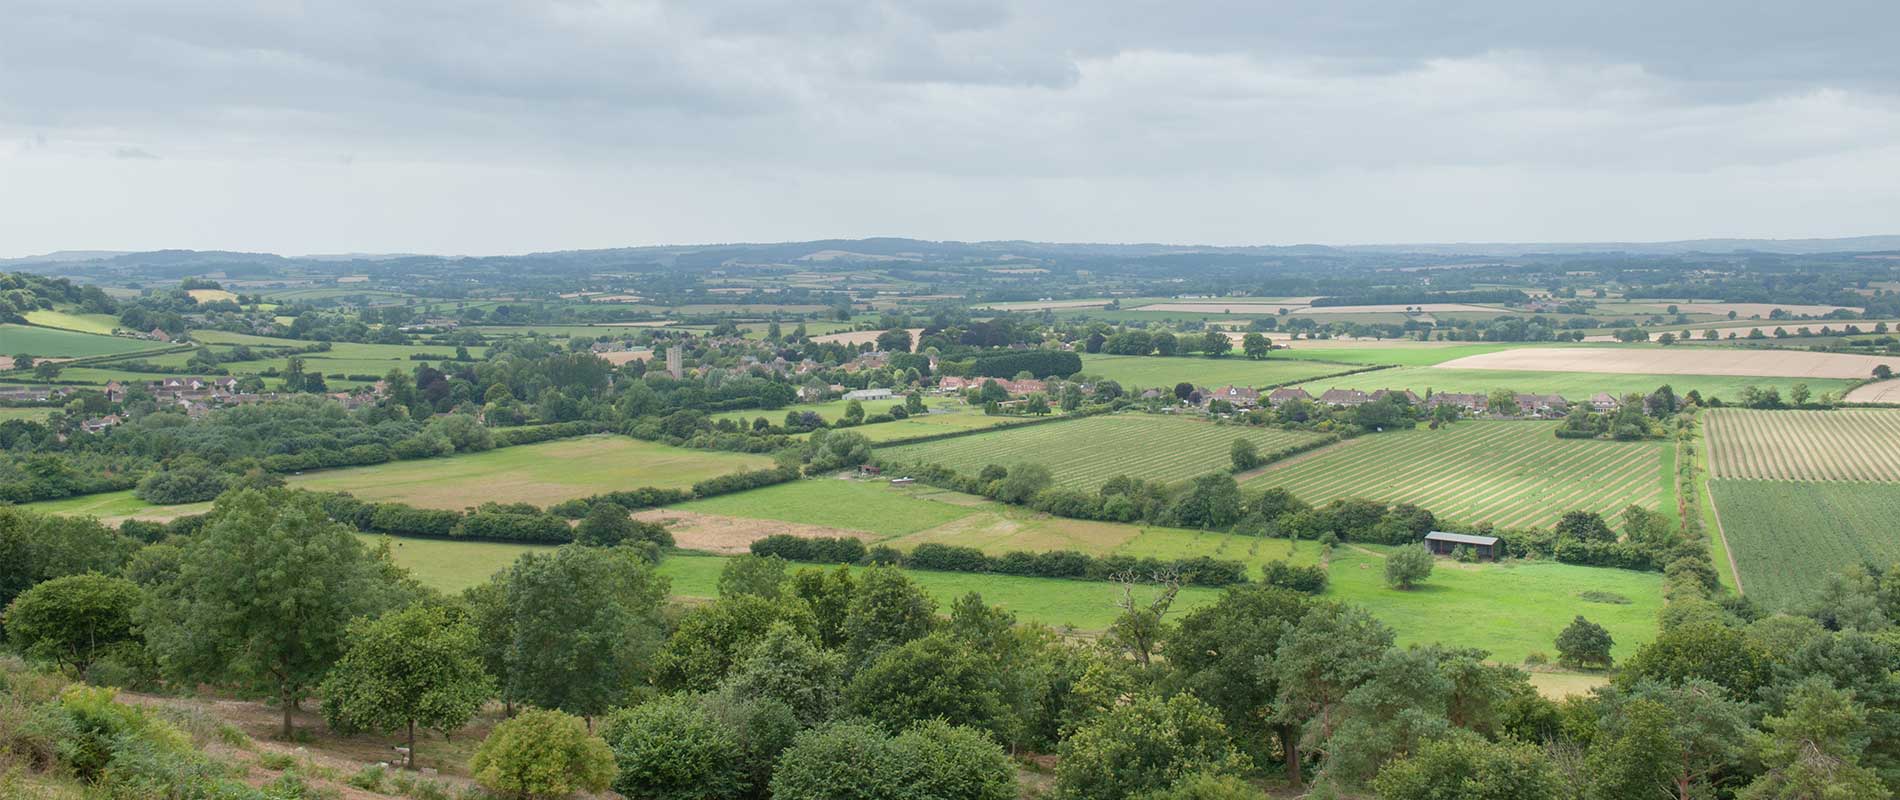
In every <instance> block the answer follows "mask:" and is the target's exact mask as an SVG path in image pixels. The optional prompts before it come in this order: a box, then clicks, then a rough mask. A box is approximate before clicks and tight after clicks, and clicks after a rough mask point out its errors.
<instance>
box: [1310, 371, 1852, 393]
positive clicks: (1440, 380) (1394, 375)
mask: <svg viewBox="0 0 1900 800" xmlns="http://www.w3.org/2000/svg"><path fill="white" fill-rule="evenodd" d="M1796 383H1806V384H1807V385H1808V388H1809V389H1810V390H1812V391H1813V392H1814V393H1815V394H1817V395H1819V394H1821V393H1822V392H1837V391H1842V390H1845V389H1846V388H1847V386H1848V383H1849V382H1848V381H1844V380H1834V379H1827V378H1808V379H1802V378H1743V377H1733V376H1727V375H1620V374H1610V373H1597V372H1524V371H1515V370H1489V369H1439V368H1436V367H1401V368H1399V369H1389V370H1379V371H1377V372H1367V373H1363V374H1359V375H1348V376H1345V377H1341V378H1325V379H1321V380H1316V381H1312V382H1310V383H1305V384H1302V385H1301V388H1304V389H1306V390H1307V391H1309V392H1312V393H1313V394H1315V395H1317V394H1319V393H1320V392H1323V391H1326V390H1327V389H1333V388H1338V389H1361V390H1372V389H1387V388H1389V389H1411V390H1412V391H1414V392H1417V393H1419V394H1421V395H1423V394H1424V393H1425V390H1427V389H1430V390H1432V391H1434V392H1489V391H1491V390H1492V389H1500V388H1502V389H1511V390H1514V391H1518V392H1534V393H1540V394H1561V395H1563V396H1564V397H1567V398H1570V399H1572V400H1584V399H1588V398H1589V397H1590V396H1591V395H1593V394H1596V393H1597V392H1609V393H1610V394H1613V395H1622V394H1626V393H1629V392H1641V393H1644V394H1648V393H1649V392H1652V391H1655V389H1656V387H1658V386H1662V385H1663V384H1668V385H1669V386H1671V387H1673V388H1674V389H1675V390H1676V394H1678V395H1681V394H1687V393H1688V392H1689V391H1690V390H1696V391H1700V392H1701V393H1702V395H1703V396H1704V397H1709V396H1718V397H1722V398H1724V399H1728V400H1734V399H1736V398H1738V397H1740V396H1741V390H1742V387H1743V386H1749V385H1754V386H1759V387H1762V388H1764V389H1766V388H1768V387H1770V386H1773V387H1776V388H1777V389H1779V390H1780V391H1781V395H1782V396H1783V397H1787V396H1788V389H1789V387H1791V386H1793V385H1794V384H1796Z"/></svg>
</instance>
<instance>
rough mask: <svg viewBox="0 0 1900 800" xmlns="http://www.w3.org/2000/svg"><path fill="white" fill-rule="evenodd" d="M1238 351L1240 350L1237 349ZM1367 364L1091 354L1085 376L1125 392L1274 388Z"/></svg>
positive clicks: (1085, 363) (1084, 367) (1085, 358)
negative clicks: (1188, 387)
mask: <svg viewBox="0 0 1900 800" xmlns="http://www.w3.org/2000/svg"><path fill="white" fill-rule="evenodd" d="M1236 349H1238V348H1236ZM1363 366H1366V365H1364V364H1323V363H1314V362H1313V361H1310V360H1294V359H1286V358H1277V357H1275V358H1267V359H1263V360H1260V361H1253V360H1250V359H1247V358H1245V357H1242V356H1238V355H1232V356H1227V357H1225V358H1204V357H1201V356H1114V355H1103V354H1099V353H1091V354H1088V355H1084V356H1082V372H1083V373H1085V374H1088V375H1098V376H1101V377H1103V378H1107V379H1109V380H1112V381H1115V382H1116V383H1119V384H1121V385H1122V388H1124V389H1126V388H1129V387H1135V386H1139V387H1141V388H1144V389H1151V388H1161V389H1168V388H1172V387H1173V386H1174V385H1175V384H1177V383H1181V382H1183V381H1186V382H1188V383H1192V384H1194V385H1196V386H1204V387H1207V388H1209V389H1215V388H1219V387H1222V386H1228V385H1234V386H1250V387H1254V386H1274V385H1278V384H1284V383H1293V382H1295V381H1303V380H1307V379H1310V378H1315V377H1318V376H1321V375H1332V374H1335V373H1340V372H1345V371H1347V370H1352V369H1358V368H1360V367H1363Z"/></svg>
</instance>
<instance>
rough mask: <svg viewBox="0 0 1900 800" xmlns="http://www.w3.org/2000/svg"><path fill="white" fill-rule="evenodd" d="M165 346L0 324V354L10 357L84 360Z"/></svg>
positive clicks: (89, 334)
mask: <svg viewBox="0 0 1900 800" xmlns="http://www.w3.org/2000/svg"><path fill="white" fill-rule="evenodd" d="M164 346H165V345H164V344H163V343H161V342H148V341H144V340H142V339H129V338H126V337H123V336H100V335H99V334H96V333H80V332H78V331H68V330H61V329H58V328H41V327H37V326H33V325H17V324H12V323H8V324H5V325H0V354H5V355H10V356H11V355H18V354H20V353H26V354H27V355H30V356H33V357H35V358H48V357H51V358H84V357H86V356H109V355H117V354H120V353H136V352H138V351H140V350H152V349H155V348H160V347H164Z"/></svg>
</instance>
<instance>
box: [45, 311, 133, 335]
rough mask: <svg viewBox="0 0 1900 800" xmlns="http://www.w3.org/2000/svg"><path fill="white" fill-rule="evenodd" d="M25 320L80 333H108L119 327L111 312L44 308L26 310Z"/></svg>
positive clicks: (117, 320)
mask: <svg viewBox="0 0 1900 800" xmlns="http://www.w3.org/2000/svg"><path fill="white" fill-rule="evenodd" d="M26 321H27V322H31V323H33V324H35V325H44V326H46V327H48V328H65V329H66V330H69V331H79V332H80V333H97V334H110V333H112V329H113V328H116V327H119V319H118V318H117V317H114V316H112V315H111V314H80V313H76V312H72V311H54V310H51V309H46V308H42V309H38V310H35V311H28V312H26Z"/></svg>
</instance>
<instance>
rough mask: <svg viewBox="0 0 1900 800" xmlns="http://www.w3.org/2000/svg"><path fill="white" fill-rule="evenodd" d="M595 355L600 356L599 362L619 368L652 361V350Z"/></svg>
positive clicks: (621, 351)
mask: <svg viewBox="0 0 1900 800" xmlns="http://www.w3.org/2000/svg"><path fill="white" fill-rule="evenodd" d="M595 355H598V356H600V360H602V361H605V362H607V363H609V364H612V365H614V366H616V367H617V366H620V365H621V364H630V363H632V362H635V361H651V360H653V351H652V350H617V351H614V352H611V353H596V354H595Z"/></svg>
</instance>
